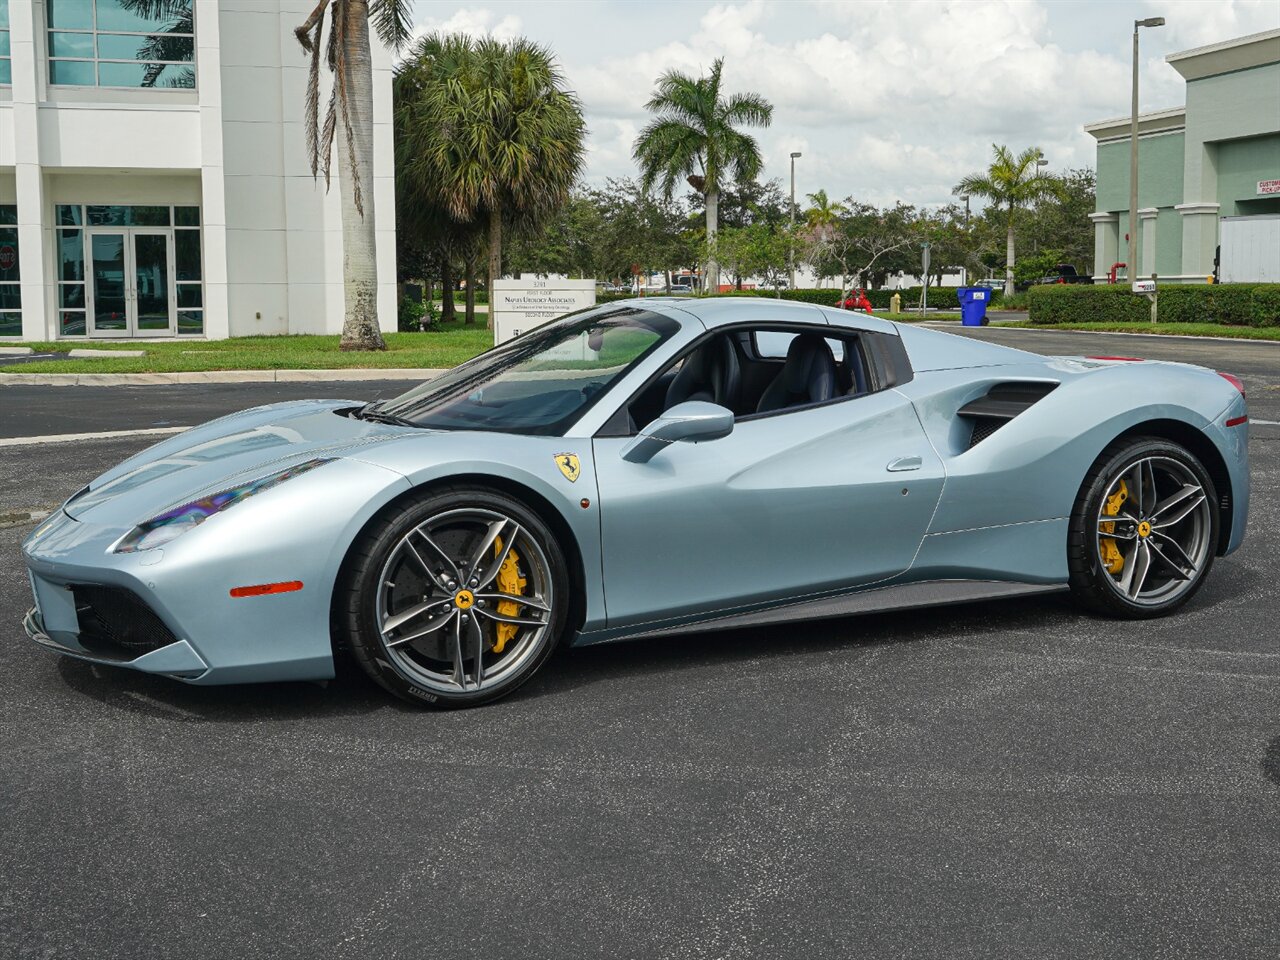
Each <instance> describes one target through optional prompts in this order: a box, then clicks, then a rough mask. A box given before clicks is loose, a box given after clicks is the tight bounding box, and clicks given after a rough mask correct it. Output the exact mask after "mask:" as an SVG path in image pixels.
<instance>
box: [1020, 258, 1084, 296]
mask: <svg viewBox="0 0 1280 960" xmlns="http://www.w3.org/2000/svg"><path fill="white" fill-rule="evenodd" d="M1046 283H1090V284H1091V283H1093V277H1091V276H1089V275H1088V274H1080V273H1076V268H1075V267H1073V266H1072V265H1071V264H1069V263H1060V264H1058V265H1057V266H1056V267H1054V268H1053V272H1052V273H1047V274H1045V275H1044V276H1043V277H1039V278H1037V279H1035V280H1032V281H1031V282H1029V283H1020V284H1018V285H1017V289H1018V290H1027V289H1029V288H1030V287H1033V286H1040V285H1042V284H1046Z"/></svg>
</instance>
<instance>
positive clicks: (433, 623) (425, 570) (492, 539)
mask: <svg viewBox="0 0 1280 960" xmlns="http://www.w3.org/2000/svg"><path fill="white" fill-rule="evenodd" d="M513 551H514V553H515V555H516V556H517V557H518V561H517V568H518V572H519V576H520V577H522V578H524V580H525V586H524V589H523V591H522V592H521V593H519V594H513V593H504V592H502V591H501V590H499V587H498V580H499V573H500V571H501V570H502V567H503V564H504V562H505V561H507V560H508V558H509V556H510V555H511V554H512V552H513ZM378 584H379V587H378V596H377V603H376V605H375V616H376V617H377V620H376V623H375V627H376V629H377V631H378V636H379V637H380V638H381V642H382V648H383V650H384V651H385V653H386V656H387V658H388V660H389V661H390V662H391V663H392V664H393V665H394V666H395V668H396V669H397V670H398V671H399V672H400V673H402V674H403V675H404V676H406V677H407V678H408V679H409V680H411V681H412V682H414V683H416V684H419V685H421V686H424V687H427V688H428V689H430V690H432V691H436V692H441V693H453V694H456V693H462V692H465V693H475V692H477V691H481V690H488V689H492V688H493V687H496V686H499V685H500V684H502V683H505V682H506V681H507V680H509V679H511V678H512V677H513V676H515V675H516V674H517V673H518V672H519V668H520V667H521V665H522V664H524V663H525V662H527V661H528V660H529V658H530V657H531V656H532V655H533V654H534V653H535V652H536V651H537V649H538V648H539V646H540V644H541V643H542V642H544V640H547V639H548V638H547V637H546V633H547V629H548V625H549V624H550V622H551V619H552V617H551V611H552V604H553V603H554V602H555V597H554V596H553V595H552V586H551V584H552V580H551V571H550V565H549V564H548V562H547V557H546V554H545V553H544V552H543V550H542V548H541V547H540V546H539V545H538V543H537V541H536V540H534V539H533V537H532V536H531V535H530V534H529V532H528V531H526V530H525V529H524V528H523V527H522V526H521V525H520V524H519V523H517V522H516V521H515V520H513V519H512V518H510V517H508V516H505V515H503V514H501V513H498V512H497V511H494V510H484V509H458V510H446V511H444V512H443V513H439V514H436V515H435V516H433V517H431V518H429V519H427V520H425V521H424V522H422V523H420V524H418V525H417V526H416V527H414V528H413V529H412V530H410V531H409V532H408V533H407V534H405V536H403V537H401V538H400V540H399V542H398V543H397V544H396V546H395V547H394V548H393V549H392V551H391V553H390V555H389V556H388V558H387V562H386V563H385V564H383V567H382V571H381V573H380V574H379V577H378ZM499 605H501V606H504V607H507V608H508V609H507V610H505V611H501V612H500V611H499V610H498V607H499ZM513 607H514V610H513V609H512V608H513ZM503 625H506V626H512V627H515V628H516V629H515V631H514V636H513V637H511V638H509V639H508V640H507V641H506V643H505V645H504V644H501V643H498V639H499V638H498V631H499V628H500V627H501V626H503ZM499 646H501V647H502V649H501V652H496V650H497V648H498V647H499Z"/></svg>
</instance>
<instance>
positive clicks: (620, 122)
mask: <svg viewBox="0 0 1280 960" xmlns="http://www.w3.org/2000/svg"><path fill="white" fill-rule="evenodd" d="M415 13H416V21H417V27H418V31H419V32H420V33H425V32H427V31H429V30H445V31H465V32H468V33H473V34H481V33H491V34H493V35H495V36H497V37H500V38H507V37H511V36H515V35H524V36H527V37H530V38H532V39H534V40H537V41H539V42H541V43H544V44H547V45H549V46H550V47H551V48H552V49H553V50H554V51H555V53H556V54H557V55H558V57H559V58H560V61H561V64H562V66H563V68H564V72H565V74H566V76H567V78H568V81H569V84H570V85H571V86H572V87H573V88H574V89H575V90H576V91H577V93H578V95H579V96H580V97H581V98H582V102H583V106H584V108H585V111H586V116H587V124H588V127H589V140H588V143H589V150H590V154H589V159H588V163H587V179H588V180H589V181H592V182H598V181H601V180H603V179H604V178H605V177H610V176H630V175H633V174H634V173H635V166H634V164H633V163H632V161H631V143H632V141H633V140H634V139H635V136H636V133H637V132H638V131H639V130H640V128H641V127H643V125H644V123H645V121H646V119H647V117H646V113H645V111H644V106H643V105H644V102H645V101H646V100H647V99H648V97H649V95H650V91H651V90H652V88H653V81H654V78H656V77H657V76H658V75H659V74H660V73H662V72H663V71H664V70H667V69H676V70H681V71H685V72H693V73H696V72H698V71H701V70H705V69H706V68H707V67H708V65H709V64H710V63H711V62H712V61H713V60H714V59H715V58H716V57H720V56H723V57H724V58H725V71H724V76H725V83H726V85H727V89H729V90H755V91H757V92H759V93H762V94H764V95H765V96H766V97H768V99H769V100H770V101H772V102H773V104H774V114H773V124H772V126H771V127H770V128H768V129H767V130H763V131H759V132H758V133H757V136H758V137H759V139H760V142H761V145H762V148H763V151H764V156H765V164H766V168H765V176H766V177H781V178H783V180H784V182H785V181H786V179H787V177H788V176H789V168H788V154H789V153H790V152H791V151H793V150H799V151H801V152H802V153H803V154H804V156H803V157H802V158H801V159H800V160H798V161H797V167H796V187H797V193H798V194H803V193H809V192H812V191H813V190H816V189H818V188H819V187H824V188H825V189H826V190H827V191H828V193H830V194H832V195H834V196H837V197H843V196H846V195H850V194H852V195H853V196H855V197H856V198H857V199H859V200H864V201H868V202H872V203H877V204H887V203H892V202H893V201H895V200H905V201H907V202H909V203H914V204H921V205H930V206H932V205H936V204H940V203H946V202H948V200H949V199H950V194H951V187H952V185H953V184H954V183H955V182H956V181H957V180H958V179H959V178H960V177H961V176H962V175H963V174H965V173H967V172H969V171H971V170H975V169H978V168H980V167H982V166H983V164H984V162H985V160H986V159H987V157H988V156H989V154H990V149H991V148H990V145H991V144H992V143H993V142H994V143H1005V144H1008V145H1009V146H1010V147H1015V148H1020V147H1026V146H1031V145H1038V146H1040V147H1041V148H1042V149H1043V150H1044V153H1045V156H1046V157H1047V158H1048V159H1049V161H1050V166H1051V169H1061V168H1063V167H1075V166H1092V165H1093V163H1094V151H1093V140H1092V139H1091V138H1090V137H1089V136H1088V135H1086V134H1085V133H1083V132H1082V131H1081V126H1082V125H1083V124H1085V123H1089V122H1092V121H1095V120H1102V119H1106V118H1109V117H1116V116H1122V115H1127V114H1128V111H1129V81H1130V54H1131V51H1130V43H1131V33H1132V29H1133V21H1134V20H1135V19H1140V18H1145V17H1150V16H1157V15H1159V16H1164V17H1165V18H1166V20H1167V21H1168V22H1167V24H1166V26H1164V27H1160V28H1156V29H1144V30H1143V31H1142V65H1141V80H1140V82H1141V103H1142V109H1143V110H1151V109H1159V108H1164V107H1172V106H1180V105H1182V103H1183V98H1184V95H1183V90H1184V83H1183V80H1182V78H1181V77H1180V76H1178V74H1177V73H1176V72H1175V71H1174V70H1173V68H1172V67H1171V66H1169V65H1168V64H1167V63H1165V62H1164V57H1165V55H1166V54H1168V53H1171V52H1174V51H1178V50H1186V49H1189V48H1191V47H1198V46H1201V45H1203V44H1207V43H1215V42H1217V41H1220V40H1226V39H1230V38H1232V37H1238V36H1243V35H1245V34H1249V33H1255V32H1258V31H1261V30H1270V29H1274V28H1277V27H1280V2H1277V0H893V2H890V0H742V2H720V3H709V2H700V0H639V2H638V0H516V2H511V0H488V2H473V3H466V2H457V0H453V2H450V0H417V6H416V11H415Z"/></svg>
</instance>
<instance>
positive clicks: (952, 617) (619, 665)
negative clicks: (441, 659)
mask: <svg viewBox="0 0 1280 960" xmlns="http://www.w3.org/2000/svg"><path fill="white" fill-rule="evenodd" d="M1076 615H1077V614H1076V613H1075V612H1074V611H1073V610H1072V608H1071V607H1070V606H1069V605H1068V604H1067V603H1066V602H1065V600H1064V599H1063V598H1062V597H1060V596H1056V595H1055V596H1043V597H1035V598H1026V599H1021V600H1003V601H998V602H979V603H967V604H956V605H953V606H947V607H934V608H929V609H921V610H908V611H897V612H892V613H880V614H864V615H861V616H856V617H841V618H835V619H829V620H811V621H796V622H794V623H787V624H779V625H774V626H769V627H755V628H750V629H740V630H718V631H708V632H704V633H690V634H681V635H673V636H656V637H650V638H645V639H641V640H631V641H627V642H622V643H613V644H601V645H599V646H590V647H581V648H572V649H569V650H565V651H562V653H561V654H560V655H559V656H557V657H556V658H554V659H553V660H552V662H551V663H549V664H547V666H546V668H544V669H543V670H542V671H541V672H540V673H539V674H538V676H536V677H534V678H533V679H532V680H530V681H529V683H527V684H526V685H525V686H523V687H522V688H521V689H520V690H519V691H518V692H517V693H515V694H514V695H513V696H512V698H511V702H513V703H514V702H518V701H520V700H532V699H539V698H544V697H556V696H563V695H565V694H567V693H571V692H572V691H575V690H578V689H580V688H584V687H587V686H590V685H591V684H593V683H597V682H601V681H606V680H608V681H615V680H618V679H619V678H622V679H625V678H627V677H632V676H644V675H651V674H661V673H672V674H675V673H680V672H682V671H687V670H696V669H704V668H706V667H709V666H716V665H718V664H724V665H729V664H732V663H733V662H734V661H740V660H745V659H760V658H769V659H773V658H792V657H810V656H813V655H816V654H823V653H827V652H830V651H832V650H836V649H850V648H855V649H868V648H874V647H883V646H890V645H899V644H910V643H916V642H919V641H922V640H926V639H930V638H933V637H936V636H937V635H938V633H939V631H940V630H944V631H947V632H956V633H964V632H967V631H971V630H976V629H979V628H987V627H990V626H991V625H992V623H993V622H995V623H996V624H998V626H999V628H1000V629H1001V630H1019V629H1037V628H1039V627H1042V626H1043V625H1044V622H1045V619H1046V617H1049V616H1076ZM58 670H59V672H60V674H61V676H62V679H63V680H64V682H65V683H66V684H67V686H68V687H69V688H70V689H72V690H74V691H76V692H77V693H79V694H82V695H83V696H85V697H88V698H90V699H92V700H96V701H97V702H98V703H100V704H102V705H103V706H104V707H109V708H111V709H114V710H120V711H124V712H129V713H135V714H142V715H146V716H151V717H157V718H161V717H162V718H166V719H169V720H174V721H178V722H191V723H226V722H235V723H240V722H244V721H246V720H295V719H299V718H302V717H311V716H325V717H337V718H341V717H344V716H360V715H364V714H369V713H373V712H375V711H378V710H396V711H402V712H407V713H422V712H423V711H422V710H421V708H420V707H418V706H416V705H414V704H410V703H406V702H403V701H400V700H398V699H396V698H395V697H392V696H391V695H390V694H388V693H387V692H386V691H384V690H383V689H382V688H381V687H379V686H378V685H377V684H375V683H374V682H373V681H372V680H370V679H369V678H368V677H366V676H365V675H364V674H363V673H362V672H361V671H360V669H359V668H358V667H357V666H356V665H355V664H354V663H344V664H342V665H341V667H340V669H339V671H338V676H337V677H336V678H335V679H334V680H331V681H327V682H323V683H263V684H233V685H229V686H208V687H203V686H194V685H190V684H184V683H181V682H179V681H175V680H171V679H169V678H167V677H157V676H151V675H149V674H143V673H134V672H131V671H128V670H120V669H117V668H114V667H104V666H97V665H95V664H91V663H87V662H85V661H83V660H76V659H74V658H70V657H64V658H59V660H58Z"/></svg>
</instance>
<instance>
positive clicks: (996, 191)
mask: <svg viewBox="0 0 1280 960" xmlns="http://www.w3.org/2000/svg"><path fill="white" fill-rule="evenodd" d="M991 149H992V151H993V153H994V156H995V159H994V160H993V161H992V163H991V166H990V167H988V168H987V170H986V172H985V173H971V174H969V175H968V176H967V177H965V178H964V179H963V180H961V181H960V182H959V183H958V184H956V188H955V190H953V191H952V192H953V193H955V194H967V195H968V196H972V197H983V198H984V199H987V200H990V201H991V202H992V203H993V204H995V205H996V206H998V207H1003V208H1004V210H1005V216H1006V224H1005V227H1006V233H1005V268H1004V269H1005V275H1004V293H1005V296H1006V297H1011V296H1013V221H1014V217H1015V216H1016V215H1017V212H1018V210H1019V209H1020V208H1021V207H1024V206H1026V205H1028V204H1030V203H1034V202H1035V201H1036V200H1039V199H1041V198H1043V197H1048V196H1054V195H1056V194H1057V193H1058V191H1059V186H1058V181H1057V179H1056V178H1054V177H1051V176H1049V175H1048V174H1043V173H1041V172H1040V158H1041V156H1042V154H1041V152H1040V148H1039V147H1028V148H1027V149H1026V150H1023V151H1022V152H1021V153H1020V154H1018V155H1017V156H1016V157H1015V156H1014V155H1013V152H1012V151H1011V150H1010V149H1009V148H1008V147H1006V146H1002V145H997V144H994V143H993V144H992V145H991Z"/></svg>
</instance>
